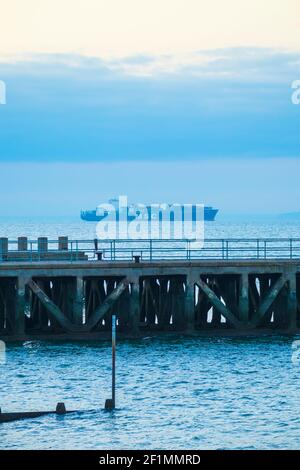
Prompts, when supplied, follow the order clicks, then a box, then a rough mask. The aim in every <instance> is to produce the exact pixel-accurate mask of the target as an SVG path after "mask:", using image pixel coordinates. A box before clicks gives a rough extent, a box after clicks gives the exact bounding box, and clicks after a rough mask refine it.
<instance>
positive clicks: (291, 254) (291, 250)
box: [290, 238, 293, 259]
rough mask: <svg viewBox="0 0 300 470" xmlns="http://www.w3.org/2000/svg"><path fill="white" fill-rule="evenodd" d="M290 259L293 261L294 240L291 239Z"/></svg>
mask: <svg viewBox="0 0 300 470" xmlns="http://www.w3.org/2000/svg"><path fill="white" fill-rule="evenodd" d="M290 259H293V239H292V238H290Z"/></svg>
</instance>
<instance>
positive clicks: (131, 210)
mask: <svg viewBox="0 0 300 470" xmlns="http://www.w3.org/2000/svg"><path fill="white" fill-rule="evenodd" d="M108 203H109V204H111V205H112V206H114V207H115V210H116V218H117V220H118V219H119V214H120V212H119V200H118V199H110V200H109V201H108ZM171 206H172V205H170V206H169V207H171ZM146 209H147V219H148V220H151V219H152V220H153V219H154V218H156V217H157V215H156V214H152V210H151V206H146ZM125 210H126V211H127V214H126V218H127V221H128V222H131V221H132V220H134V219H135V218H136V217H137V216H139V215H140V212H139V210H138V209H137V206H135V205H134V204H130V205H129V206H128V208H127V209H125ZM182 211H183V206H182ZM218 211H219V209H214V208H213V207H211V206H205V207H204V220H205V221H210V222H213V221H214V220H215V218H216V215H217V213H218ZM108 214H109V212H108V211H105V210H104V211H103V212H102V213H101V211H98V210H97V209H92V210H82V211H81V213H80V217H81V219H82V220H85V221H87V222H100V221H101V220H103V219H104V218H105V217H106V216H107V215H108ZM159 217H161V216H159ZM170 220H171V221H172V220H173V221H174V212H173V211H170ZM192 220H196V205H192Z"/></svg>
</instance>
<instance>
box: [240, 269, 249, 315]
mask: <svg viewBox="0 0 300 470" xmlns="http://www.w3.org/2000/svg"><path fill="white" fill-rule="evenodd" d="M239 313H240V318H239V319H240V320H241V321H242V322H244V323H248V321H249V278H248V273H247V272H243V273H242V274H241V275H240V293H239Z"/></svg>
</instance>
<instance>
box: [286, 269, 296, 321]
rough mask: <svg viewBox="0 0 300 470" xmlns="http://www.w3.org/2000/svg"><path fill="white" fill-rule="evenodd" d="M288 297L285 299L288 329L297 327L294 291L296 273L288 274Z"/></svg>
mask: <svg viewBox="0 0 300 470" xmlns="http://www.w3.org/2000/svg"><path fill="white" fill-rule="evenodd" d="M288 281H289V282H288V285H289V289H288V299H287V315H288V324H289V329H291V330H296V329H297V315H298V305H297V291H296V273H293V274H290V275H289V276H288Z"/></svg>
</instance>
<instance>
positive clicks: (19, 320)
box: [14, 277, 30, 336]
mask: <svg viewBox="0 0 300 470" xmlns="http://www.w3.org/2000/svg"><path fill="white" fill-rule="evenodd" d="M29 280H30V279H29V278H28V279H27V278H24V277H19V278H18V280H17V289H16V308H15V321H14V334H15V335H20V336H22V335H24V334H25V315H26V313H25V312H26V310H27V309H28V308H29V304H28V300H27V298H26V284H27V283H28V282H29Z"/></svg>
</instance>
